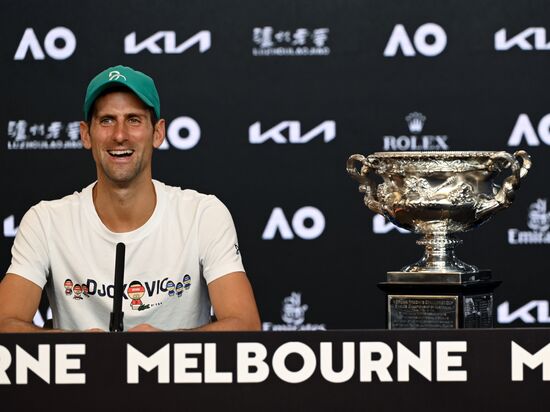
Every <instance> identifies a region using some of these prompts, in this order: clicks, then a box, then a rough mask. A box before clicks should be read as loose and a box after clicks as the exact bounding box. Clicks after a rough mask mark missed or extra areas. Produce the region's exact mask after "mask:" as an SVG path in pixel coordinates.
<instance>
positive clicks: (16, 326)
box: [0, 318, 62, 333]
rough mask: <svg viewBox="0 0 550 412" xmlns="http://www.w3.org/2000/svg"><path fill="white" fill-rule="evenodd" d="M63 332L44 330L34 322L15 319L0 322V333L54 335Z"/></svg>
mask: <svg viewBox="0 0 550 412" xmlns="http://www.w3.org/2000/svg"><path fill="white" fill-rule="evenodd" d="M52 332H62V330H60V329H44V328H40V327H38V326H36V325H34V324H33V323H32V322H26V321H24V320H20V319H15V318H6V319H2V320H1V321H0V333H52Z"/></svg>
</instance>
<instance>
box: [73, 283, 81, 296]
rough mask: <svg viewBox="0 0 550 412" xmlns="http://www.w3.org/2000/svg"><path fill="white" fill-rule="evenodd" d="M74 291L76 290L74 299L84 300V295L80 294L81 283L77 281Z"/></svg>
mask: <svg viewBox="0 0 550 412" xmlns="http://www.w3.org/2000/svg"><path fill="white" fill-rule="evenodd" d="M73 292H74V296H73V299H76V300H82V296H80V295H81V294H82V286H80V285H79V284H78V283H77V284H76V285H74V287H73Z"/></svg>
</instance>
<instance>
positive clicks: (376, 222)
mask: <svg viewBox="0 0 550 412" xmlns="http://www.w3.org/2000/svg"><path fill="white" fill-rule="evenodd" d="M394 229H395V230H397V231H398V232H399V233H411V232H410V231H408V230H406V229H402V228H400V227H399V226H396V225H394V224H393V223H392V222H390V221H389V220H387V219H386V218H385V217H384V216H382V215H378V214H376V215H374V216H373V218H372V231H373V233H376V234H377V235H384V234H386V233H388V232H391V231H392V230H394Z"/></svg>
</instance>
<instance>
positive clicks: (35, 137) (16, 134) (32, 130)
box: [7, 120, 82, 150]
mask: <svg viewBox="0 0 550 412" xmlns="http://www.w3.org/2000/svg"><path fill="white" fill-rule="evenodd" d="M7 146H8V150H49V149H82V142H81V141H80V122H78V121H73V122H61V121H54V122H50V123H38V122H29V121H27V120H10V121H9V122H8V143H7Z"/></svg>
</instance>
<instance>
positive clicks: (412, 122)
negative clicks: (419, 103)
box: [405, 112, 426, 133]
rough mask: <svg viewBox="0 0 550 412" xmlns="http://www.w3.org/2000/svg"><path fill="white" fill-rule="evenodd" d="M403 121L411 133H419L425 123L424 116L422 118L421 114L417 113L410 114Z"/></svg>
mask: <svg viewBox="0 0 550 412" xmlns="http://www.w3.org/2000/svg"><path fill="white" fill-rule="evenodd" d="M405 120H406V121H407V124H408V125H409V131H410V132H411V133H420V132H422V129H423V128H424V122H425V121H426V116H424V115H423V114H422V113H419V112H412V113H409V114H408V115H407V116H406V117H405Z"/></svg>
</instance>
